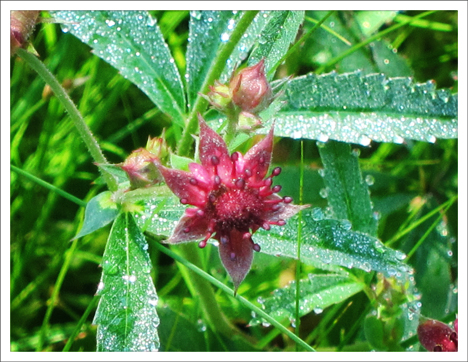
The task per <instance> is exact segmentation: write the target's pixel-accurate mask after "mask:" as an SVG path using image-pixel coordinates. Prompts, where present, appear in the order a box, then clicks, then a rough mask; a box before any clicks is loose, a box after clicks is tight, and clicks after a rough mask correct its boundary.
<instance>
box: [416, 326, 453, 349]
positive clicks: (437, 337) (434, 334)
mask: <svg viewBox="0 0 468 362" xmlns="http://www.w3.org/2000/svg"><path fill="white" fill-rule="evenodd" d="M457 329H458V321H457ZM418 337H419V341H420V342H421V344H422V345H423V347H424V348H426V349H427V350H428V351H430V352H457V351H458V334H457V332H456V331H455V330H453V329H452V328H450V327H449V326H448V325H447V324H445V323H442V322H439V321H436V320H433V319H428V320H425V321H424V322H423V323H421V324H420V325H419V326H418Z"/></svg>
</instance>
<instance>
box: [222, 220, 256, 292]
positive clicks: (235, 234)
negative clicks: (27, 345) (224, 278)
mask: <svg viewBox="0 0 468 362" xmlns="http://www.w3.org/2000/svg"><path fill="white" fill-rule="evenodd" d="M243 235H244V233H242V232H240V231H238V230H237V229H232V230H231V232H230V234H229V241H228V242H227V243H222V242H220V243H219V256H220V257H221V261H222V262H223V265H224V267H225V268H226V270H227V272H228V273H229V275H230V276H231V278H232V281H233V283H234V290H235V291H237V288H238V287H239V284H240V283H241V282H242V281H243V280H244V278H245V276H246V275H247V273H248V272H249V270H250V267H251V265H252V259H253V244H252V242H251V241H250V240H249V239H244V238H243Z"/></svg>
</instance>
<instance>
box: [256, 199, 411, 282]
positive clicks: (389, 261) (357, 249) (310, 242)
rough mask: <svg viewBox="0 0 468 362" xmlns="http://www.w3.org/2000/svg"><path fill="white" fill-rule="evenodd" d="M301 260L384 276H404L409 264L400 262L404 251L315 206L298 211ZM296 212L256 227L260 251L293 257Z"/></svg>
mask: <svg viewBox="0 0 468 362" xmlns="http://www.w3.org/2000/svg"><path fill="white" fill-rule="evenodd" d="M302 223H303V224H302V234H301V235H302V241H301V253H300V254H301V261H302V262H303V263H305V264H309V265H313V266H315V267H318V268H321V269H325V270H333V271H337V270H340V268H339V267H338V266H344V267H347V268H359V269H362V270H364V271H367V272H370V271H372V270H373V271H378V272H382V273H383V274H385V275H386V276H397V277H403V278H406V277H407V274H408V273H409V272H410V270H411V268H410V267H409V266H408V265H406V264H405V263H403V262H402V260H403V259H404V258H405V254H403V253H401V252H400V251H397V250H393V249H390V248H388V247H386V246H384V245H383V244H382V242H381V241H380V240H379V239H377V238H375V237H373V236H370V235H368V234H365V233H362V232H358V231H352V230H351V223H350V222H349V221H338V220H332V219H325V216H324V214H323V213H322V211H321V210H320V209H319V208H315V209H312V210H310V209H307V210H304V211H303V212H302ZM297 229H298V215H296V216H293V217H292V218H291V219H289V220H287V222H286V225H285V226H283V227H273V228H271V230H269V231H266V230H263V229H259V231H258V232H257V233H255V234H254V236H253V239H254V240H255V242H257V243H258V244H260V246H261V251H262V252H264V253H266V254H270V255H276V256H286V257H290V258H297V242H296V241H297Z"/></svg>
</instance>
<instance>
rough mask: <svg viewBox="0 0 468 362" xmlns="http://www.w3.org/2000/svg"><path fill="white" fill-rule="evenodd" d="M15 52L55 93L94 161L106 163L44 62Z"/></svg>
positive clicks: (107, 178)
mask: <svg viewBox="0 0 468 362" xmlns="http://www.w3.org/2000/svg"><path fill="white" fill-rule="evenodd" d="M17 54H18V55H19V56H20V57H21V58H22V59H23V60H24V61H25V62H26V63H28V65H29V66H30V67H31V68H33V69H34V70H35V71H36V72H37V73H38V74H39V75H40V76H41V78H42V79H43V80H44V81H45V82H46V83H47V84H48V85H49V86H50V88H51V89H52V91H53V92H54V94H55V95H56V97H57V99H58V100H59V101H60V103H62V105H63V106H64V108H65V109H66V110H67V112H68V114H69V115H70V118H71V119H72V121H73V123H74V124H75V127H76V129H77V130H78V133H79V134H80V136H81V138H82V139H83V141H84V143H85V145H86V147H87V148H88V150H89V153H90V154H91V156H92V157H93V159H94V161H95V162H96V163H107V160H106V158H105V157H104V155H103V153H102V151H101V148H100V147H99V145H98V143H97V141H96V139H95V138H94V136H93V134H92V133H91V130H90V129H89V127H88V125H87V124H86V123H85V121H84V119H83V117H82V116H81V114H80V111H78V109H77V108H76V106H75V104H74V103H73V101H72V100H71V99H70V97H69V96H68V94H67V92H66V91H65V89H63V87H62V86H61V85H60V83H59V82H58V81H57V79H56V78H55V77H54V75H53V74H52V73H51V72H50V71H49V70H48V69H47V68H46V66H45V65H44V63H42V62H41V61H40V59H39V58H37V57H36V56H35V55H33V54H31V53H29V52H27V51H26V50H24V49H18V50H17ZM101 172H103V177H104V179H105V181H106V183H107V186H108V187H109V189H110V190H111V191H115V190H117V181H116V180H115V179H114V178H113V177H112V176H111V175H110V174H109V173H107V172H104V171H101Z"/></svg>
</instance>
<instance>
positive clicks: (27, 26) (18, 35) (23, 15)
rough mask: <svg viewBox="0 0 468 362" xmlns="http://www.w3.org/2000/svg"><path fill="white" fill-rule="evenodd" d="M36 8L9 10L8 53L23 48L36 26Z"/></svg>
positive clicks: (37, 14)
mask: <svg viewBox="0 0 468 362" xmlns="http://www.w3.org/2000/svg"><path fill="white" fill-rule="evenodd" d="M38 16H39V11H38V10H24V11H23V10H21V11H20V10H14V11H11V12H10V55H11V56H12V55H14V54H15V52H16V50H17V49H18V48H23V47H24V46H25V45H26V44H27V42H28V39H29V36H30V35H31V33H32V32H33V30H34V27H35V26H36V21H37V18H38Z"/></svg>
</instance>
